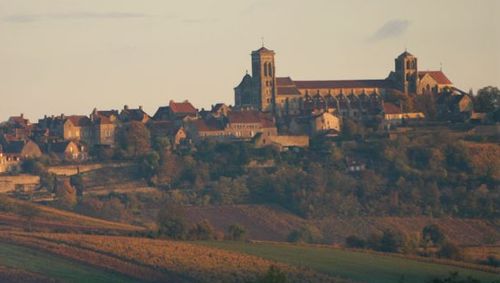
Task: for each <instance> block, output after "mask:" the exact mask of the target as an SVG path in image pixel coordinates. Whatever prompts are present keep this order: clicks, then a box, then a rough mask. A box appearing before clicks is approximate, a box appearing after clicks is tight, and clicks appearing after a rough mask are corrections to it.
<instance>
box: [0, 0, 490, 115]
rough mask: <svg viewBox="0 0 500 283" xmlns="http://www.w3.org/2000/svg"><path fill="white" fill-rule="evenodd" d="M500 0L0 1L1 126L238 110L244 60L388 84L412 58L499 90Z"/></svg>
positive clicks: (309, 74)
mask: <svg viewBox="0 0 500 283" xmlns="http://www.w3.org/2000/svg"><path fill="white" fill-rule="evenodd" d="M499 15H500V0H489V1H488V0H447V1H444V0H441V1H439V0H418V1H414V0H411V1H404V0H386V1H382V0H377V1H373V0H365V1H360V0H358V1H353V0H345V1H344V0H342V1H337V0H307V1H305V0H300V1H299V0H248V1H243V0H238V1H236V0H198V1H194V0H182V1H180V0H178V1H170V0H78V1H77V0H0V97H1V98H2V99H1V102H0V120H6V119H7V117H8V116H10V115H14V114H19V113H21V112H23V113H25V115H26V116H28V117H29V118H31V119H32V120H36V119H38V118H39V117H41V116H43V114H60V113H65V114H89V113H90V112H91V111H92V109H93V108H94V107H97V108H98V109H110V108H113V109H121V108H122V107H123V105H125V104H127V105H129V106H130V107H136V106H138V105H143V106H144V108H145V110H146V111H147V112H149V114H151V115H152V114H154V112H155V111H156V109H157V107H158V106H161V105H166V104H168V102H169V100H171V99H174V100H183V99H189V100H190V101H191V102H193V104H195V106H196V107H198V108H201V107H209V105H210V104H212V103H215V102H226V103H231V104H232V103H233V88H234V86H236V85H237V84H238V83H239V82H240V80H241V78H242V76H243V75H244V74H245V70H247V69H250V56H249V55H250V52H251V51H252V50H254V49H257V48H259V47H260V45H261V37H264V38H265V44H266V47H268V48H270V49H273V50H275V51H276V64H277V74H278V75H279V76H291V77H292V78H294V79H371V78H385V77H386V76H387V74H388V73H389V71H390V70H392V69H393V67H394V66H393V65H394V58H395V57H396V56H397V55H398V54H400V53H401V52H402V51H404V49H405V47H407V48H408V51H409V52H411V53H413V54H414V55H416V56H417V57H418V58H419V68H420V69H421V70H427V69H429V70H432V69H436V70H438V69H439V68H440V63H442V64H443V70H444V71H445V73H446V74H447V75H448V77H449V78H450V79H451V80H452V81H453V82H454V83H455V85H456V86H458V87H459V88H462V89H464V90H466V91H468V90H469V88H474V89H478V88H480V87H483V86H486V85H495V86H500V17H499Z"/></svg>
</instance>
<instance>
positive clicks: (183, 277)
mask: <svg viewBox="0 0 500 283" xmlns="http://www.w3.org/2000/svg"><path fill="white" fill-rule="evenodd" d="M0 241H2V242H7V243H8V244H9V245H16V246H24V247H28V248H36V249H37V250H39V251H43V252H45V253H49V254H52V255H56V256H58V257H63V258H66V259H71V260H74V261H77V262H80V263H85V264H89V265H91V266H98V267H99V268H101V269H106V270H110V271H114V272H117V273H119V274H123V275H126V276H128V277H132V278H136V279H140V280H141V281H155V282H249V281H250V282H251V281H254V280H255V279H256V278H257V277H258V276H261V275H263V274H264V273H265V272H266V271H267V270H268V268H269V267H270V266H271V265H276V266H278V267H279V268H280V269H281V270H283V271H284V272H286V273H287V277H288V278H289V280H290V282H346V281H344V280H337V279H335V278H332V277H329V276H327V275H324V274H321V273H318V272H315V271H312V270H310V269H306V268H302V267H295V266H290V265H287V264H284V263H278V262H274V261H272V260H266V259H262V258H259V257H256V256H251V255H243V254H239V253H236V252H229V251H223V250H220V249H216V248H210V247H204V246H199V245H196V244H193V243H187V242H174V241H165V240H151V239H144V238H130V237H114V236H93V235H78V234H50V233H31V234H30V233H15V232H14V233H13V232H0ZM0 247H1V246H0Z"/></svg>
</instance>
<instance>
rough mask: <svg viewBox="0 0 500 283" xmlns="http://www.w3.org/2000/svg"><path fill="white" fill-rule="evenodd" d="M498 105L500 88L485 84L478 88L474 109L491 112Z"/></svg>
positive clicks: (499, 104) (496, 108) (499, 103)
mask: <svg viewBox="0 0 500 283" xmlns="http://www.w3.org/2000/svg"><path fill="white" fill-rule="evenodd" d="M499 106H500V89H498V88H497V87H492V86H487V87H484V88H482V89H480V90H479V91H478V92H477V95H476V97H475V99H474V109H475V110H476V111H477V112H486V113H489V112H493V111H495V110H498V108H499Z"/></svg>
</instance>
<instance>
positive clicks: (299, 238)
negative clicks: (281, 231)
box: [288, 225, 323, 243]
mask: <svg viewBox="0 0 500 283" xmlns="http://www.w3.org/2000/svg"><path fill="white" fill-rule="evenodd" d="M322 240H323V235H322V234H321V231H320V230H319V229H318V228H316V227H315V226H312V225H306V226H303V227H301V228H299V229H297V230H293V231H292V232H291V233H290V234H289V235H288V241H289V242H295V243H297V242H303V243H319V242H321V241H322Z"/></svg>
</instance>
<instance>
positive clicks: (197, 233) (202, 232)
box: [188, 219, 215, 241]
mask: <svg viewBox="0 0 500 283" xmlns="http://www.w3.org/2000/svg"><path fill="white" fill-rule="evenodd" d="M188 238H189V239H190V240H202V241H206V240H213V239H214V238H215V228H214V227H213V226H212V224H211V223H210V222H209V221H208V220H207V219H205V220H203V221H201V222H199V223H196V224H195V225H194V226H193V227H191V228H190V229H189V231H188Z"/></svg>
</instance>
